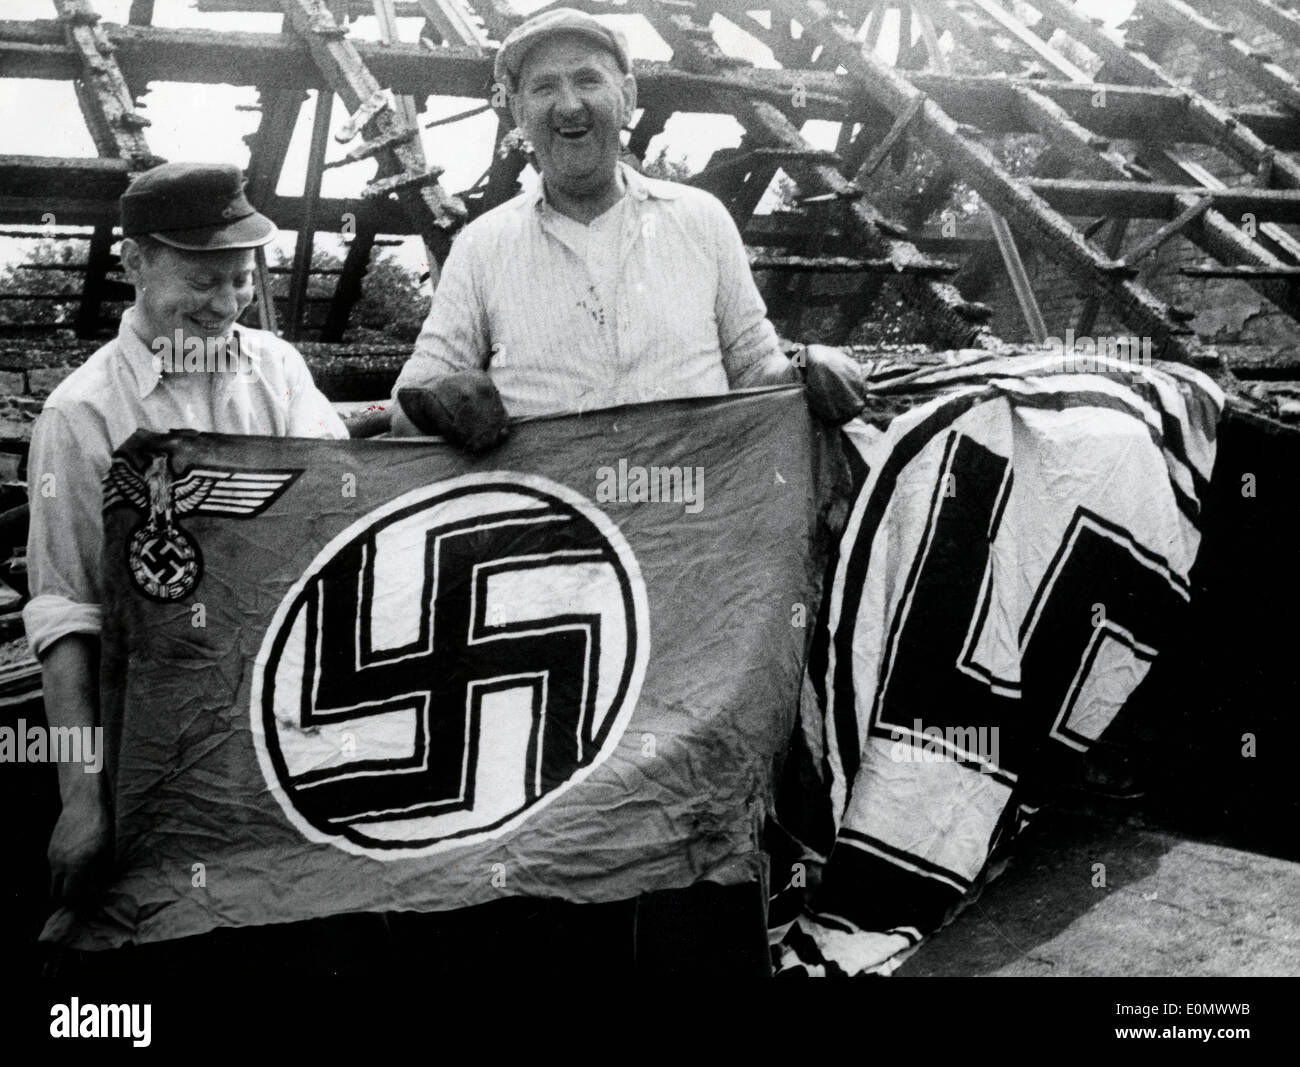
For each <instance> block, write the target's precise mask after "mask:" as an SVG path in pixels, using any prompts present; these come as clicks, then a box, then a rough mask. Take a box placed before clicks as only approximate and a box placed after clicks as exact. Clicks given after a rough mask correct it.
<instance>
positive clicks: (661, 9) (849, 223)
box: [635, 0, 999, 348]
mask: <svg viewBox="0 0 1300 1067" xmlns="http://www.w3.org/2000/svg"><path fill="white" fill-rule="evenodd" d="M686 6H687V7H689V6H690V5H686ZM635 7H636V10H638V11H639V12H640V13H641V14H643V15H645V16H646V18H648V19H649V20H650V22H651V24H652V25H653V26H654V27H655V28H656V29H657V30H658V31H659V32H660V34H661V35H663V36H664V37H665V39H666V40H668V43H669V45H670V46H671V47H673V48H674V62H678V63H684V64H687V65H689V67H690V68H691V69H692V70H694V71H696V72H698V73H703V74H708V75H713V76H716V75H718V74H719V72H720V71H722V70H724V69H726V68H725V67H724V66H723V64H722V63H721V62H720V61H718V60H716V58H715V57H714V55H713V53H714V52H715V51H716V49H715V48H711V47H708V46H706V45H704V43H703V42H702V41H701V40H700V38H699V35H698V34H697V35H693V36H692V35H689V34H687V33H686V32H685V31H686V30H687V29H688V28H689V27H691V26H692V25H694V24H693V23H692V21H691V19H690V16H689V15H688V14H683V13H682V5H680V4H677V5H674V4H672V3H670V2H664V0H638V3H637V4H636V5H635ZM696 28H699V27H696ZM737 73H740V72H737ZM744 73H749V72H744ZM726 81H727V82H730V81H731V79H730V78H728V79H727V80H726ZM723 84H724V85H725V84H726V82H723ZM717 91H718V92H719V94H720V95H722V94H724V93H725V95H723V100H724V102H725V103H726V104H727V105H728V106H729V107H730V109H732V110H733V113H734V114H735V117H736V119H737V121H738V122H739V123H740V124H741V126H743V127H744V128H745V130H746V134H747V136H749V137H750V138H752V139H753V142H754V143H755V144H756V145H758V146H761V147H772V148H785V149H794V150H796V151H800V152H807V151H810V150H811V148H812V146H811V145H809V144H808V142H807V141H806V140H805V139H804V138H803V136H802V135H801V134H800V132H799V130H798V128H797V127H796V126H795V125H794V123H793V122H791V121H790V119H789V118H788V117H787V116H786V115H785V114H784V113H783V112H782V111H781V110H779V109H778V108H777V107H775V106H773V105H772V104H771V103H768V102H766V101H764V100H755V99H753V98H751V97H750V96H748V95H747V94H746V93H745V91H744V84H743V79H742V78H736V79H735V81H734V82H732V83H731V88H730V89H729V91H726V90H724V89H723V88H722V87H721V86H720V87H719V89H718V90H717ZM785 103H786V104H787V106H789V104H790V100H789V99H787V100H786V101H785ZM785 169H786V170H787V172H788V173H789V174H790V175H791V177H792V178H793V179H794V180H795V182H796V183H797V184H798V185H799V188H800V191H801V192H803V193H804V194H805V196H807V195H821V196H825V197H829V198H830V201H831V202H833V203H834V204H835V205H836V208H837V210H836V212H835V215H836V217H835V221H836V222H837V223H838V224H839V225H841V226H843V228H844V229H845V230H846V231H848V232H849V233H851V234H852V236H853V238H854V240H855V241H856V242H857V251H858V254H859V255H861V256H863V258H870V259H891V260H893V261H894V262H896V263H898V264H899V265H900V266H906V265H907V264H908V263H909V262H919V261H922V260H924V259H925V257H923V256H922V255H921V253H920V252H918V251H917V250H916V248H914V247H913V246H912V245H910V244H908V243H907V242H906V241H905V240H902V239H900V238H898V237H895V236H892V233H891V231H892V230H893V229H894V228H893V227H892V226H890V225H889V223H888V222H887V220H885V219H884V218H883V217H882V216H881V215H880V214H879V213H878V212H876V211H875V209H873V208H872V207H870V206H869V205H868V204H867V203H866V202H865V201H864V200H863V199H862V190H861V189H860V188H859V187H858V186H856V185H854V184H852V183H851V182H850V181H848V180H847V179H846V178H845V177H844V176H843V175H842V174H840V172H839V171H838V170H836V169H835V167H833V166H829V165H827V164H825V163H815V162H811V161H809V160H806V159H798V160H792V161H791V162H789V163H788V164H787V165H786V167H785ZM899 285H900V286H901V287H902V288H903V291H904V292H905V294H906V296H907V298H908V299H910V300H912V301H913V302H915V304H916V305H917V306H919V307H921V308H923V309H925V311H926V312H927V314H928V316H929V320H930V323H931V325H932V327H933V329H934V335H935V337H936V338H937V339H938V340H939V341H940V343H942V344H945V345H951V346H953V347H959V348H961V347H981V348H982V347H997V345H998V344H999V342H998V341H997V339H996V338H995V337H994V336H993V335H992V334H991V333H990V332H989V330H988V327H987V326H986V325H985V324H984V322H983V321H982V320H981V319H980V318H979V316H978V315H977V313H976V312H975V310H974V309H973V308H968V306H967V304H966V301H965V300H963V299H962V296H961V294H960V293H959V292H957V290H956V289H955V288H953V287H952V286H951V285H948V284H946V283H944V282H940V281H934V280H931V279H928V278H918V277H916V276H914V275H904V276H903V277H902V278H901V279H900V281H899Z"/></svg>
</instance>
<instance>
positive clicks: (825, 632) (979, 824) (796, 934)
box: [773, 354, 1224, 974]
mask: <svg viewBox="0 0 1300 1067" xmlns="http://www.w3.org/2000/svg"><path fill="white" fill-rule="evenodd" d="M1071 359H1072V356H1071V355H1070V354H1066V355H1065V356H1064V357H1063V356H1062V355H1059V354H1057V355H1049V356H1044V357H1012V358H1005V357H1003V358H998V357H991V356H976V357H974V358H971V359H969V360H968V361H967V362H965V363H964V364H962V365H960V366H955V367H953V366H949V367H937V368H932V369H928V370H921V371H916V370H913V371H912V373H910V374H908V375H907V376H906V378H905V379H902V380H901V381H900V384H899V392H900V395H901V392H902V391H903V390H905V391H906V394H907V395H908V397H909V398H910V399H911V400H912V401H913V403H914V406H913V407H911V409H910V410H907V411H906V412H905V413H904V414H902V415H899V416H898V417H897V418H894V419H893V420H892V421H890V422H889V423H888V425H887V426H885V427H884V428H883V430H881V429H875V428H871V427H867V426H860V427H859V428H858V430H857V432H855V433H852V434H849V435H848V436H849V437H850V438H851V439H852V440H853V441H854V444H855V448H856V450H857V452H858V454H859V456H860V460H861V463H860V464H859V465H858V467H859V470H858V480H859V482H860V486H859V488H858V489H857V492H856V496H855V498H854V503H853V506H852V509H851V512H850V518H849V521H848V524H847V526H846V528H845V531H844V534H843V537H842V539H841V542H840V544H839V548H838V558H837V560H836V562H835V563H834V564H833V567H834V571H833V580H832V581H831V582H829V583H828V588H827V594H826V603H825V604H824V605H823V611H822V614H821V616H820V618H819V629H818V633H817V635H816V640H815V642H814V650H813V654H812V657H811V659H810V666H809V672H810V681H811V683H812V687H813V688H814V689H815V691H816V695H817V699H816V701H814V702H813V703H814V705H815V706H814V707H806V708H805V710H804V712H803V715H802V721H803V726H804V729H803V730H802V735H803V737H804V738H805V741H806V744H807V746H808V749H809V751H811V752H812V753H813V756H814V758H813V760H812V761H811V763H810V764H809V765H810V766H814V767H819V768H821V775H822V776H821V781H820V783H819V786H818V788H820V789H821V790H823V791H824V796H825V799H826V804H825V807H824V810H823V811H822V812H820V813H819V814H821V815H822V816H824V818H823V820H822V822H823V825H824V824H829V828H830V833H829V835H825V836H830V837H831V839H832V840H833V845H830V846H829V848H828V849H827V850H828V851H829V856H826V855H825V852H824V851H823V853H822V856H821V859H823V860H824V861H825V866H824V868H823V869H822V870H821V881H820V884H819V885H817V886H815V887H814V888H813V890H812V892H810V893H809V894H808V897H809V906H808V907H807V909H806V913H805V914H804V915H802V916H801V917H799V918H798V919H796V920H795V921H794V922H793V924H792V925H789V926H788V928H784V929H783V930H780V931H778V936H779V935H780V934H782V933H783V938H782V940H781V943H780V944H781V947H780V956H781V964H780V969H781V970H784V971H789V972H804V973H811V974H839V973H847V974H857V973H863V972H877V973H889V972H890V971H891V970H892V969H893V968H894V967H896V966H897V965H898V963H899V962H901V960H902V959H904V958H905V957H906V955H907V954H909V951H910V950H911V949H913V948H914V947H915V946H916V945H917V944H918V943H919V942H920V940H921V939H922V938H923V937H925V936H926V935H928V934H930V933H932V932H934V931H935V930H937V929H939V928H940V926H941V925H942V924H943V922H944V921H945V919H946V918H947V917H949V916H951V915H952V914H953V913H954V911H955V909H957V908H958V907H959V906H960V905H961V903H962V902H963V900H964V899H968V898H969V895H970V894H971V892H972V890H973V889H974V888H975V887H976V886H977V882H978V880H979V879H980V877H981V875H982V873H983V872H984V871H985V867H986V864H987V863H988V861H989V857H990V854H991V852H993V850H994V849H995V847H997V846H998V845H999V844H1004V843H1005V842H1006V841H1008V840H1009V839H1010V838H1011V837H1012V836H1013V835H1014V833H1015V832H1016V830H1017V829H1018V826H1019V823H1020V820H1021V818H1022V817H1023V816H1024V815H1025V814H1026V813H1027V811H1028V810H1029V805H1028V803H1027V802H1028V800H1029V798H1030V797H1032V795H1033V793H1032V788H1033V786H1034V784H1035V779H1036V778H1037V779H1038V780H1041V779H1043V777H1044V776H1050V775H1051V774H1052V773H1053V771H1052V768H1057V767H1060V766H1061V765H1062V763H1061V756H1062V754H1063V753H1069V752H1077V753H1082V752H1086V751H1087V750H1088V749H1089V748H1090V746H1092V745H1093V743H1094V742H1095V741H1096V740H1097V739H1098V738H1099V736H1100V735H1101V734H1102V732H1103V731H1104V730H1105V729H1106V727H1107V726H1108V725H1109V724H1110V723H1111V721H1112V720H1113V719H1114V718H1115V716H1116V713H1117V712H1118V711H1119V709H1120V708H1121V707H1122V706H1123V705H1124V703H1125V701H1127V700H1128V699H1129V697H1130V696H1131V695H1132V694H1133V693H1134V691H1135V690H1136V689H1137V687H1138V686H1139V685H1140V684H1141V682H1142V680H1143V678H1144V677H1146V675H1147V672H1148V671H1149V669H1150V667H1151V664H1152V661H1153V660H1154V658H1155V657H1156V656H1157V655H1158V654H1159V652H1160V651H1161V649H1162V647H1164V646H1165V645H1166V644H1167V641H1168V636H1169V635H1170V633H1171V627H1172V626H1173V625H1174V624H1175V623H1177V622H1178V620H1179V615H1180V613H1181V612H1183V611H1184V610H1185V609H1186V607H1187V604H1188V601H1189V597H1190V585H1189V573H1190V571H1191V567H1192V564H1193V562H1194V561H1195V559H1196V553H1197V549H1198V547H1199V544H1200V536H1201V534H1200V513H1201V505H1202V502H1203V501H1204V500H1205V497H1206V491H1207V487H1208V482H1209V478H1210V475H1211V471H1212V468H1213V465H1214V452H1215V428H1216V425H1217V420H1218V417H1219V414H1220V411H1221V409H1222V406H1223V403H1224V398H1223V394H1222V392H1221V391H1220V390H1219V389H1218V388H1217V387H1216V386H1215V385H1214V384H1213V383H1212V382H1211V381H1210V380H1209V379H1208V378H1206V377H1205V376H1204V375H1202V374H1200V373H1198V372H1196V371H1194V370H1191V369H1189V368H1187V367H1183V366H1176V365H1166V364H1161V365H1159V366H1141V365H1137V364H1133V363H1130V362H1124V361H1119V360H1115V359H1113V358H1108V357H1098V358H1097V359H1095V360H1093V361H1092V363H1093V365H1094V366H1095V368H1096V370H1097V371H1098V372H1099V373H1095V374H1077V373H1072V371H1073V370H1074V369H1075V367H1074V366H1072V364H1071V362H1070V361H1071ZM886 380H887V379H886ZM880 391H881V392H889V389H888V388H887V387H884V388H882V389H881V390H880ZM1027 789H1028V790H1029V791H1028V792H1027ZM804 792H805V794H806V793H807V789H806V787H805V790H804ZM798 799H799V803H800V804H803V805H805V806H806V805H807V797H806V795H805V796H803V797H800V798H798ZM784 801H785V797H784V794H783V795H782V798H781V804H779V805H778V807H779V808H782V809H783V808H784ZM1022 801H1026V805H1025V807H1023V808H1022V803H1021V802H1022ZM778 814H781V815H782V817H783V818H785V816H784V815H783V813H782V812H781V811H779V812H778ZM805 821H814V822H815V821H816V820H807V819H805ZM805 836H807V835H805ZM805 879H806V875H805ZM787 881H791V878H790V875H789V874H788V873H787V874H786V875H785V876H784V877H783V876H782V875H781V874H780V873H779V872H776V871H774V875H773V882H774V886H775V888H776V889H777V890H778V891H779V890H781V888H782V886H783V885H784V884H785V882H787ZM809 884H811V883H809Z"/></svg>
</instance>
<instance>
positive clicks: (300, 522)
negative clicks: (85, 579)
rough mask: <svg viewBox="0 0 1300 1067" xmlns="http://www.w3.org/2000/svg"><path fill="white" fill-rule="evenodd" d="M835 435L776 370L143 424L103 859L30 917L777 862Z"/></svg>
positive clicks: (547, 887)
mask: <svg viewBox="0 0 1300 1067" xmlns="http://www.w3.org/2000/svg"><path fill="white" fill-rule="evenodd" d="M834 454H835V449H834V442H833V438H832V435H831V434H830V432H829V431H827V430H825V429H823V428H822V427H820V426H819V425H818V424H816V423H814V422H813V420H812V419H811V418H810V416H809V415H808V412H807V409H806V405H805V403H804V398H803V396H802V393H801V391H800V390H797V389H790V388H787V389H779V390H761V391H752V392H747V393H741V394H733V395H731V396H726V397H718V398H707V399H699V400H686V401H675V402H671V403H665V404H653V405H639V406H633V407H627V408H620V409H612V410H607V411H599V412H592V413H588V414H586V415H583V416H578V417H562V418H551V419H539V420H533V421H531V422H527V423H524V424H522V425H519V426H518V427H517V428H516V430H515V433H514V434H513V435H512V437H511V439H510V440H509V441H508V442H507V443H506V444H504V445H503V446H502V447H501V448H499V449H497V450H495V451H493V452H492V453H490V454H489V455H488V456H486V457H473V456H469V455H466V454H464V453H461V452H457V451H455V450H453V449H451V448H449V447H447V446H445V445H444V444H442V443H440V442H430V441H427V440H425V441H308V440H300V439H275V440H272V439H268V438H253V437H236V436H225V435H213V434H195V433H185V432H174V433H172V434H168V435H155V434H145V433H138V434H136V435H135V436H134V437H132V438H131V440H130V441H128V442H127V443H126V444H125V445H124V446H123V448H122V449H120V450H119V452H118V454H117V456H116V457H115V459H114V464H113V468H112V470H111V471H110V474H109V476H108V478H107V479H106V480H105V512H104V518H105V551H104V567H105V581H106V585H107V594H106V603H105V611H104V618H105V621H106V629H105V633H104V667H103V688H104V698H103V715H104V723H105V728H106V730H105V732H106V744H107V749H108V773H109V774H110V782H111V793H112V797H113V802H114V813H115V820H116V856H115V863H116V869H115V873H114V876H113V878H112V881H111V884H110V886H109V888H108V890H107V892H106V893H105V894H104V896H103V898H102V900H101V901H100V902H99V904H98V905H97V906H96V907H94V908H92V909H90V910H88V911H85V912H82V913H80V914H77V915H73V914H71V913H68V912H60V913H58V914H56V916H55V917H54V918H53V919H52V920H51V922H50V924H49V926H48V927H47V930H46V934H45V936H46V938H47V939H50V940H56V941H59V942H62V943H64V944H67V945H71V946H73V947H78V948H86V949H99V948H108V947H113V946H116V945H120V944H123V943H126V942H151V941H159V940H165V939H170V938H179V937H185V936H188V935H192V934H199V933H202V932H204V931H207V930H210V929H212V928H214V927H218V926H242V925H260V924H268V923H279V922H289V921H294V920H300V919H309V918H313V917H317V916H324V915H331V914H337V913H343V912H356V911H379V910H445V909H452V908H459V907H465V906H470V905H476V904H480V903H484V902H487V901H491V900H495V899H499V898H501V897H503V896H509V895H524V896H543V897H554V898H560V899H564V900H569V901H575V902H588V901H605V900H616V899H623V898H627V897H631V896H634V895H636V894H639V893H643V892H647V891H652V890H659V889H670V888H680V887H684V886H687V885H690V884H693V883H695V882H699V881H705V880H709V881H714V882H718V883H722V884H737V883H742V882H753V881H761V880H762V879H763V878H764V877H765V873H766V872H765V870H764V854H763V851H762V847H763V846H762V840H761V831H762V826H763V823H764V819H765V816H766V815H767V813H768V808H769V796H770V793H771V779H772V774H773V766H774V760H775V759H776V758H777V756H778V754H779V752H780V751H781V749H782V748H783V747H784V745H785V744H786V742H787V740H788V738H789V735H790V733H791V730H792V728H793V724H794V717H795V710H796V706H797V702H798V693H799V688H800V679H801V676H802V673H803V670H804V659H805V647H806V644H807V639H808V635H809V634H810V633H811V621H812V618H813V615H814V613H815V610H816V604H817V602H818V599H819V595H820V583H821V579H822V575H823V572H824V570H825V560H824V558H823V559H819V558H818V557H819V550H818V546H819V545H824V544H826V542H827V540H828V537H827V535H826V533H825V531H824V529H823V528H822V525H823V523H824V521H825V516H826V510H827V508H828V507H829V500H830V496H831V494H830V489H829V486H830V479H829V478H828V477H827V472H828V471H830V470H832V469H833V464H832V458H833V456H834ZM805 616H806V617H807V619H808V625H806V626H805V625H804V624H803V618H804V617H805Z"/></svg>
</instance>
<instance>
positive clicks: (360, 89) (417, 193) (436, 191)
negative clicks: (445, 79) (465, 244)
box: [280, 0, 466, 267]
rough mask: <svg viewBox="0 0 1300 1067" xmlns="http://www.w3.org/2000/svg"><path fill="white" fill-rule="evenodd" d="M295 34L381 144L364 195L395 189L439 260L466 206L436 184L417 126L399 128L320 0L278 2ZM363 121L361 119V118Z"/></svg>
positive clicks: (433, 259) (383, 194)
mask: <svg viewBox="0 0 1300 1067" xmlns="http://www.w3.org/2000/svg"><path fill="white" fill-rule="evenodd" d="M280 2H281V4H282V6H283V8H284V14H285V16H286V17H287V18H288V19H289V22H290V24H291V25H292V27H293V29H294V32H296V33H297V34H298V35H299V36H300V37H302V38H303V40H305V41H306V42H307V47H308V49H309V50H310V52H311V56H312V59H313V60H314V61H315V63H316V66H317V67H318V68H319V70H320V72H321V74H322V75H324V77H325V80H326V82H327V83H328V85H329V87H330V88H331V89H332V90H333V92H334V93H335V94H336V95H338V96H339V97H340V98H341V99H342V101H343V103H344V106H345V107H346V108H347V109H348V111H349V113H350V114H351V115H352V118H353V123H354V125H356V126H359V127H361V132H362V134H363V136H364V137H365V138H366V140H368V141H372V142H381V143H383V144H384V145H385V147H384V148H383V149H381V150H380V151H379V152H378V153H377V157H378V159H379V168H380V169H379V176H378V177H377V178H376V180H375V181H373V182H372V183H371V184H370V186H369V187H368V188H367V194H368V195H371V196H376V197H386V196H387V195H389V194H390V193H395V194H396V195H397V198H398V200H399V201H400V202H401V204H402V207H403V208H404V210H405V211H406V212H407V214H408V215H409V216H410V217H411V220H412V222H413V223H414V224H415V225H416V227H417V228H418V230H419V232H420V236H421V237H422V238H423V239H424V242H425V247H426V249H427V250H428V253H429V263H430V266H431V267H432V266H433V264H435V263H438V264H440V263H441V262H442V261H443V260H444V259H445V258H446V255H447V252H448V250H449V249H450V247H451V235H452V233H453V231H454V230H455V229H456V228H457V227H458V226H460V225H461V223H463V222H464V220H465V217H466V211H465V205H464V204H463V203H462V202H461V201H460V200H459V199H458V198H456V197H454V196H450V195H448V194H447V193H446V192H445V191H444V190H443V188H442V186H441V184H440V183H439V180H438V178H439V175H440V174H441V169H440V168H436V167H435V168H433V169H430V168H429V167H428V166H427V164H426V162H425V158H424V149H423V147H422V146H421V144H420V139H419V136H418V130H411V129H409V128H408V127H405V126H403V125H402V124H401V123H400V121H399V119H398V117H397V115H396V113H395V112H394V110H393V107H392V106H391V105H390V104H389V103H388V101H387V97H386V96H385V94H384V91H383V89H382V88H381V87H380V84H379V82H378V81H376V80H375V77H374V75H372V74H371V73H370V71H369V70H368V69H367V67H366V64H365V62H364V60H363V59H362V57H361V55H360V54H359V53H358V51H357V49H356V47H355V46H354V45H353V44H352V43H351V42H350V41H348V40H347V31H346V28H345V27H342V26H340V25H339V24H338V23H337V22H336V21H335V20H334V18H333V16H332V15H331V14H330V12H329V11H328V10H326V8H325V7H323V6H322V5H321V4H320V2H319V0H280ZM363 119H364V121H362V120H363Z"/></svg>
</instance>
